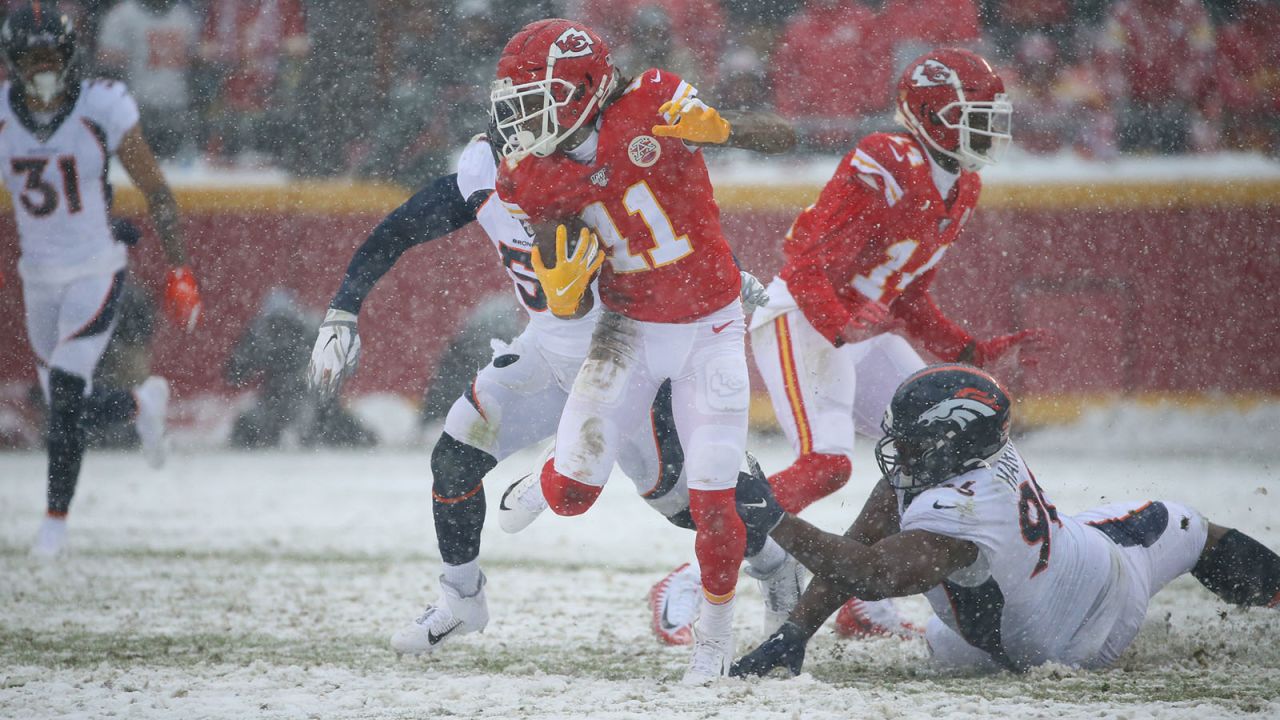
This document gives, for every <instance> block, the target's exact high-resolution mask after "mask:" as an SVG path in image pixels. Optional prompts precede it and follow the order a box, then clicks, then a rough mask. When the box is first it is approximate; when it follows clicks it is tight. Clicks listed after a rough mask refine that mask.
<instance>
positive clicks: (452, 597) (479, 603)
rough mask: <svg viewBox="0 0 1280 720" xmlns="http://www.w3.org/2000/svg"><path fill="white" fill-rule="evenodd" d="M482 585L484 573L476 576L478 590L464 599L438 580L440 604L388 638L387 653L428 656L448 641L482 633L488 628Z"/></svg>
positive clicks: (429, 608) (456, 590)
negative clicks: (389, 650) (391, 651)
mask: <svg viewBox="0 0 1280 720" xmlns="http://www.w3.org/2000/svg"><path fill="white" fill-rule="evenodd" d="M485 582H486V580H485V577H484V573H480V587H479V588H478V589H477V590H476V591H475V592H474V593H472V594H471V595H468V596H465V597H464V596H463V595H462V593H461V592H459V590H458V589H457V588H456V587H454V586H452V585H450V584H449V583H448V582H445V579H444V577H443V576H441V578H440V591H441V592H440V600H438V601H437V602H436V603H435V604H434V605H428V606H427V609H426V610H425V611H423V613H422V614H421V615H419V616H418V617H417V618H416V619H415V620H414V621H413V622H411V623H409V624H408V625H406V626H405V627H403V628H401V629H399V630H397V631H396V632H395V633H394V634H392V636H391V649H392V650H395V651H396V652H397V653H400V654H405V655H428V654H430V653H432V652H435V649H436V648H437V647H439V646H440V644H441V643H443V642H444V641H445V640H447V639H449V638H452V637H455V636H457V635H466V634H467V633H473V632H481V631H483V630H484V628H485V625H488V624H489V606H488V603H487V602H486V601H485V597H484V586H485Z"/></svg>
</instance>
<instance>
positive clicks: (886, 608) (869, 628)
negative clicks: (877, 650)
mask: <svg viewBox="0 0 1280 720" xmlns="http://www.w3.org/2000/svg"><path fill="white" fill-rule="evenodd" d="M836 634H837V635H839V636H840V637H846V638H869V637H883V636H890V635H892V636H896V637H899V638H902V639H904V640H905V639H907V638H914V637H923V636H924V631H923V630H921V629H920V628H918V627H916V626H915V625H912V624H911V623H909V622H907V621H906V620H903V619H902V616H901V615H899V614H898V608H897V607H896V606H895V605H894V604H893V601H892V600H859V599H858V598H851V599H850V600H849V602H847V603H845V604H844V605H843V606H841V608H840V611H839V612H837V613H836Z"/></svg>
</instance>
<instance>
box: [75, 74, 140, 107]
mask: <svg viewBox="0 0 1280 720" xmlns="http://www.w3.org/2000/svg"><path fill="white" fill-rule="evenodd" d="M80 93H81V95H83V96H84V97H85V99H86V100H89V101H91V102H95V103H103V102H107V103H109V102H112V101H114V100H118V99H120V98H123V97H128V96H129V86H128V85H125V84H124V82H123V81H121V80H109V79H107V78H93V79H90V80H84V81H82V84H81V86H80Z"/></svg>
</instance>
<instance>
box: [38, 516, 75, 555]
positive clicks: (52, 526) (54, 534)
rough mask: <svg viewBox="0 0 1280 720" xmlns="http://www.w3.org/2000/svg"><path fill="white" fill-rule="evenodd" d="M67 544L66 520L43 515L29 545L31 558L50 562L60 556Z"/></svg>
mask: <svg viewBox="0 0 1280 720" xmlns="http://www.w3.org/2000/svg"><path fill="white" fill-rule="evenodd" d="M66 544H67V519H66V518H65V517H54V516H52V515H45V516H44V520H42V521H40V529H39V530H38V531H36V541H35V542H34V543H32V545H31V557H35V558H42V559H45V560H52V559H53V558H56V557H58V556H59V555H61V554H62V551H63V549H64V548H65V547H66Z"/></svg>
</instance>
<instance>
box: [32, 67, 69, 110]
mask: <svg viewBox="0 0 1280 720" xmlns="http://www.w3.org/2000/svg"><path fill="white" fill-rule="evenodd" d="M31 86H32V88H33V89H34V90H35V92H36V97H38V98H40V102H42V103H46V104H47V103H50V102H53V99H54V98H55V97H57V96H58V93H60V92H62V78H60V77H58V73H56V72H53V71H52V70H46V71H44V72H38V73H36V74H35V75H32V76H31Z"/></svg>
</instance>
